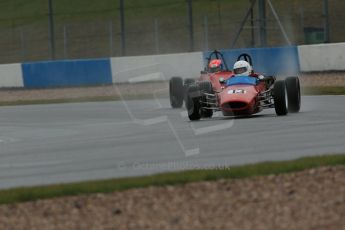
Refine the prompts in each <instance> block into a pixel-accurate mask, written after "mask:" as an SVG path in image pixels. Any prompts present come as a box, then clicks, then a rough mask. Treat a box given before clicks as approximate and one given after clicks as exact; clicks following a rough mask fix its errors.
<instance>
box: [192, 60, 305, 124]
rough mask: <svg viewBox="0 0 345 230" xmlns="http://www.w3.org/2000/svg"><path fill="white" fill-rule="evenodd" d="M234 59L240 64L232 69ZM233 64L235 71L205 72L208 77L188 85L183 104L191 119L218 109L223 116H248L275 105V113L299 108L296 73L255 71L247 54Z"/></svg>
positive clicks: (279, 114)
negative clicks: (280, 76)
mask: <svg viewBox="0 0 345 230" xmlns="http://www.w3.org/2000/svg"><path fill="white" fill-rule="evenodd" d="M241 59H244V60H241ZM210 62H211V60H210ZM237 63H238V65H239V66H238V68H236V69H235V66H236V65H237ZM246 64H247V66H248V68H247V67H245V66H246ZM241 65H243V67H242V66H241ZM235 66H234V73H232V72H231V71H224V72H219V73H217V74H215V75H212V74H210V73H208V74H207V75H208V79H205V78H203V79H200V80H199V81H197V82H195V83H193V84H190V85H188V87H187V89H186V108H187V110H188V117H189V119H190V120H192V121H194V120H200V119H201V118H210V117H212V115H213V112H214V111H221V112H222V113H223V115H224V116H248V115H252V114H256V113H259V112H261V111H262V110H263V109H268V108H275V112H276V114H277V115H278V116H281V115H286V114H287V113H288V112H292V113H297V112H299V110H300V107H301V96H300V83H299V79H298V77H287V78H286V79H285V80H276V78H275V77H273V76H263V75H259V74H255V73H253V72H252V69H251V66H252V60H251V57H250V56H249V55H248V54H241V55H240V56H239V57H238V60H237V62H236V63H235ZM246 71H247V72H246ZM247 73H248V74H247Z"/></svg>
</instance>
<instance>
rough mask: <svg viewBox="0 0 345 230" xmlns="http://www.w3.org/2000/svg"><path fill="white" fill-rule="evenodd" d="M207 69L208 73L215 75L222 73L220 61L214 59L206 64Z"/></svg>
mask: <svg viewBox="0 0 345 230" xmlns="http://www.w3.org/2000/svg"><path fill="white" fill-rule="evenodd" d="M208 69H209V72H210V73H217V72H220V71H222V60H220V59H214V60H212V61H210V64H208Z"/></svg>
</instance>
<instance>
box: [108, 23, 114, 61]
mask: <svg viewBox="0 0 345 230" xmlns="http://www.w3.org/2000/svg"><path fill="white" fill-rule="evenodd" d="M109 49H110V52H109V54H110V57H112V56H113V53H114V52H113V51H114V45H113V21H112V20H110V21H109Z"/></svg>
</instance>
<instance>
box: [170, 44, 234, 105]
mask: <svg viewBox="0 0 345 230" xmlns="http://www.w3.org/2000/svg"><path fill="white" fill-rule="evenodd" d="M232 75H233V72H232V71H231V70H230V69H229V68H228V66H227V64H226V62H225V59H224V57H223V55H222V53H220V52H219V51H217V50H215V51H213V52H212V53H211V54H210V55H209V57H208V58H207V65H206V67H205V69H204V70H203V71H201V72H200V76H199V77H198V78H197V79H196V80H195V79H192V78H187V79H185V80H183V79H182V78H181V77H172V78H171V79H170V81H169V94H170V104H171V107H172V108H181V107H182V105H183V101H186V92H187V89H188V87H189V86H190V85H198V84H199V83H201V82H205V81H209V82H211V84H212V85H213V87H214V88H215V89H220V88H221V83H220V82H219V79H221V78H222V79H224V80H226V79H228V78H229V77H231V76H232Z"/></svg>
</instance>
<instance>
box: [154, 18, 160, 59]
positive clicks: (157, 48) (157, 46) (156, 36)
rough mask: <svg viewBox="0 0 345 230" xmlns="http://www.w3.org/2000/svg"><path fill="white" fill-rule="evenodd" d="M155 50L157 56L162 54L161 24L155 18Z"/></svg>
mask: <svg viewBox="0 0 345 230" xmlns="http://www.w3.org/2000/svg"><path fill="white" fill-rule="evenodd" d="M155 48H156V54H159V53H160V45H159V22H158V19H157V18H155Z"/></svg>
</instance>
